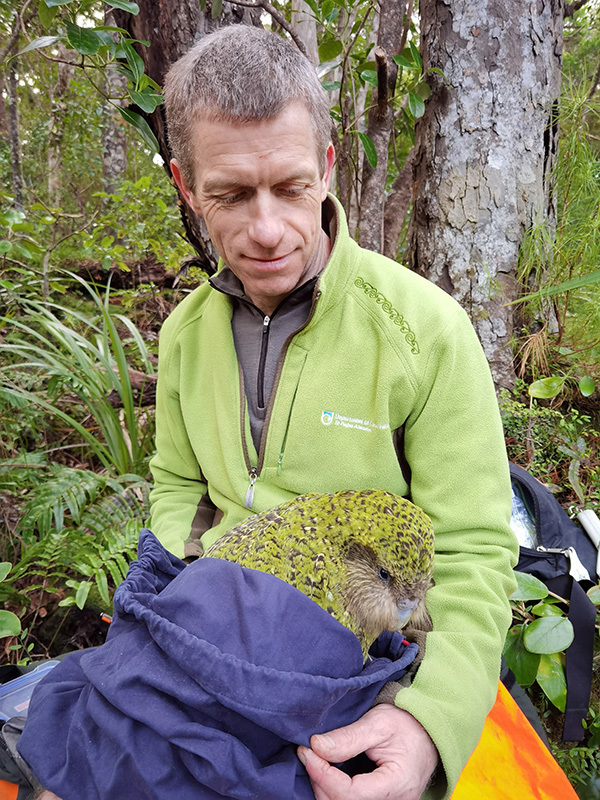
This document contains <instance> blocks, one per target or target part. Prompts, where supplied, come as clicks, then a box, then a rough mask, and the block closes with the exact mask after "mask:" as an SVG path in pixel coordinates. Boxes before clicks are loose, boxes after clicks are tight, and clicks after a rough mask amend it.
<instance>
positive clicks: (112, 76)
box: [102, 8, 127, 194]
mask: <svg viewBox="0 0 600 800" xmlns="http://www.w3.org/2000/svg"><path fill="white" fill-rule="evenodd" d="M104 24H105V25H109V26H114V25H116V21H115V14H114V9H112V8H111V9H107V10H106V11H105V12H104ZM113 35H114V34H113ZM105 86H106V93H107V94H108V96H109V97H110V98H111V100H112V103H108V102H105V103H104V105H103V108H102V116H103V126H102V178H103V181H104V191H105V192H107V193H108V194H112V193H114V192H115V190H116V188H117V180H118V179H119V178H122V177H123V175H124V174H125V171H126V170H127V135H126V133H125V122H124V120H123V117H122V116H121V115H120V114H119V112H118V110H117V108H115V106H122V105H123V104H124V100H122V99H121V98H123V97H125V95H126V92H127V78H126V77H125V75H122V74H121V73H120V72H117V71H116V70H114V69H107V70H106V71H105Z"/></svg>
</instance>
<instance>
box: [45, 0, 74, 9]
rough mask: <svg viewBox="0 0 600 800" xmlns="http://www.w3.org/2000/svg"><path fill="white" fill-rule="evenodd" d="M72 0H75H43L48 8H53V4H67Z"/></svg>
mask: <svg viewBox="0 0 600 800" xmlns="http://www.w3.org/2000/svg"><path fill="white" fill-rule="evenodd" d="M74 2H75V0H44V3H46V5H47V6H48V8H53V7H54V6H68V5H69V3H74Z"/></svg>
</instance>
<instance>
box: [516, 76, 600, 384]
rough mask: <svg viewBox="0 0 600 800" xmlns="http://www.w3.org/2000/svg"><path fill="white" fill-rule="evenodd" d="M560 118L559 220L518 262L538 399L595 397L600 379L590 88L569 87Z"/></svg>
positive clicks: (594, 119)
mask: <svg viewBox="0 0 600 800" xmlns="http://www.w3.org/2000/svg"><path fill="white" fill-rule="evenodd" d="M558 118H559V120H560V130H561V138H560V145H559V151H558V155H557V157H556V161H555V166H554V172H553V176H552V181H553V191H554V200H555V202H556V208H557V218H556V221H555V222H554V221H553V220H552V219H550V220H547V221H545V222H544V223H540V224H537V225H534V226H533V227H532V228H531V230H530V231H529V232H528V233H527V235H526V236H525V238H524V239H523V242H522V245H521V249H520V255H519V265H518V278H519V280H520V281H521V282H522V284H523V285H524V286H526V287H527V291H525V292H524V294H523V296H522V297H521V298H520V300H519V301H518V302H520V303H525V304H526V305H524V307H523V316H524V319H525V322H526V324H527V325H528V326H529V327H530V328H531V329H533V331H534V332H533V333H531V334H529V336H528V338H527V340H526V342H525V344H524V346H523V347H522V349H521V358H522V370H523V371H527V372H528V373H529V374H530V375H531V377H532V379H533V382H532V384H531V386H530V387H529V392H530V395H531V396H532V397H536V398H538V399H552V398H554V397H557V396H558V395H560V394H561V393H564V392H566V390H567V389H570V388H571V387H574V388H576V389H578V390H579V392H580V393H581V394H582V395H583V396H584V397H589V396H591V395H593V394H594V392H595V391H596V384H597V381H598V377H599V376H600V360H599V358H598V356H599V355H600V349H599V345H600V271H599V270H598V263H599V261H600V202H599V201H600V155H599V154H598V152H597V148H596V147H595V146H594V144H593V139H592V138H591V136H590V128H593V127H595V126H596V127H597V126H598V120H599V119H600V112H599V110H598V103H597V101H596V100H595V99H594V98H593V97H592V96H591V95H590V93H589V86H588V85H586V84H580V85H576V84H575V83H570V84H566V88H565V89H564V91H563V96H562V98H561V104H560V109H559V113H558ZM540 326H541V327H540Z"/></svg>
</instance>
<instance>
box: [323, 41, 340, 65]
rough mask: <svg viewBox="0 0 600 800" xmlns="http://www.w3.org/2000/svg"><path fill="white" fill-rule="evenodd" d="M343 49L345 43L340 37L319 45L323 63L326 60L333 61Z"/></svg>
mask: <svg viewBox="0 0 600 800" xmlns="http://www.w3.org/2000/svg"><path fill="white" fill-rule="evenodd" d="M343 49H344V45H343V44H342V43H341V42H340V40H339V39H329V40H328V41H326V42H323V44H322V45H320V46H319V61H320V62H321V63H323V62H324V61H332V60H333V59H334V58H337V57H338V56H339V55H340V53H341V52H342V50H343Z"/></svg>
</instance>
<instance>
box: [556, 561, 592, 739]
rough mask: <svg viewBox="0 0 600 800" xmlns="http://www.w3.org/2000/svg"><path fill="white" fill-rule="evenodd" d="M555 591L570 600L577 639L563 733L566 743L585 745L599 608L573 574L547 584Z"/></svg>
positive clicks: (569, 660) (569, 664) (570, 655)
mask: <svg viewBox="0 0 600 800" xmlns="http://www.w3.org/2000/svg"><path fill="white" fill-rule="evenodd" d="M546 585H547V586H548V588H549V589H550V591H551V592H554V593H555V594H558V595H560V596H561V597H564V598H565V600H569V621H570V622H571V624H572V625H573V630H574V632H575V638H574V639H573V643H572V644H571V646H570V647H569V648H568V649H567V651H566V654H565V655H566V677H567V705H566V708H565V722H564V726H563V732H562V741H563V742H581V741H583V738H584V736H585V730H584V728H583V725H582V721H583V720H585V718H586V717H587V715H588V710H589V705H590V694H591V691H592V669H593V663H594V633H595V627H594V624H595V621H596V607H595V606H594V604H593V603H592V601H591V600H590V598H589V597H588V596H587V595H586V593H585V592H584V591H583V589H582V588H581V586H580V585H579V584H578V583H577V581H574V580H573V578H572V577H571V576H570V575H562V576H561V577H559V578H552V579H551V580H548V581H546Z"/></svg>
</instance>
